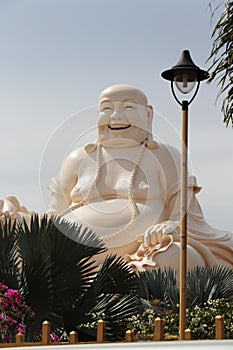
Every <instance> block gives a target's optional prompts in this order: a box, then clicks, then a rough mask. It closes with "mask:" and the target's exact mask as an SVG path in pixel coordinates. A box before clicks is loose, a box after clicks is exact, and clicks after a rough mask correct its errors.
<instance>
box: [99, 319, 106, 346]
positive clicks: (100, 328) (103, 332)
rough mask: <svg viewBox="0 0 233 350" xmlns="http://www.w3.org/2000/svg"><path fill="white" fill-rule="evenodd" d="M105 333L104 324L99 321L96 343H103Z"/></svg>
mask: <svg viewBox="0 0 233 350" xmlns="http://www.w3.org/2000/svg"><path fill="white" fill-rule="evenodd" d="M105 331H106V322H105V321H103V320H99V321H98V325H97V343H103V342H104V341H105Z"/></svg>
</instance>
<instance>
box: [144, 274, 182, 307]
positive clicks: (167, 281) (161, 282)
mask: <svg viewBox="0 0 233 350" xmlns="http://www.w3.org/2000/svg"><path fill="white" fill-rule="evenodd" d="M138 278H139V283H140V296H141V297H142V298H144V299H146V300H154V299H159V300H161V301H164V302H165V303H167V305H170V307H172V308H173V309H176V305H177V304H178V303H179V292H178V288H177V285H176V274H175V271H174V270H173V269H171V268H159V269H153V270H147V271H142V272H138Z"/></svg>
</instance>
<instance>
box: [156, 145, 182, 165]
mask: <svg viewBox="0 0 233 350" xmlns="http://www.w3.org/2000/svg"><path fill="white" fill-rule="evenodd" d="M153 153H154V154H155V155H156V157H157V158H159V160H160V161H161V162H162V161H171V160H172V161H173V162H174V163H177V162H180V152H179V150H178V149H177V148H175V147H173V146H171V145H168V144H165V143H158V146H157V148H156V149H155V150H154V151H153Z"/></svg>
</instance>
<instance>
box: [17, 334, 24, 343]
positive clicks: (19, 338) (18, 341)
mask: <svg viewBox="0 0 233 350" xmlns="http://www.w3.org/2000/svg"><path fill="white" fill-rule="evenodd" d="M15 342H16V344H17V345H20V344H22V343H24V335H23V334H21V333H17V334H16V336H15Z"/></svg>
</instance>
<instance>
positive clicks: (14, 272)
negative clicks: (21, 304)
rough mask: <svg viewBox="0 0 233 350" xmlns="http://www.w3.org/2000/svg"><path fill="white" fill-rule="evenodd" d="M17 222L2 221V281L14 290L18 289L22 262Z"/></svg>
mask: <svg viewBox="0 0 233 350" xmlns="http://www.w3.org/2000/svg"><path fill="white" fill-rule="evenodd" d="M16 231H17V224H16V221H11V220H10V219H1V220H0V281H1V282H2V283H5V284H6V285H7V286H9V287H10V288H12V289H18V287H19V286H18V274H19V270H20V261H19V256H18V254H17V246H16V244H15V235H16Z"/></svg>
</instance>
